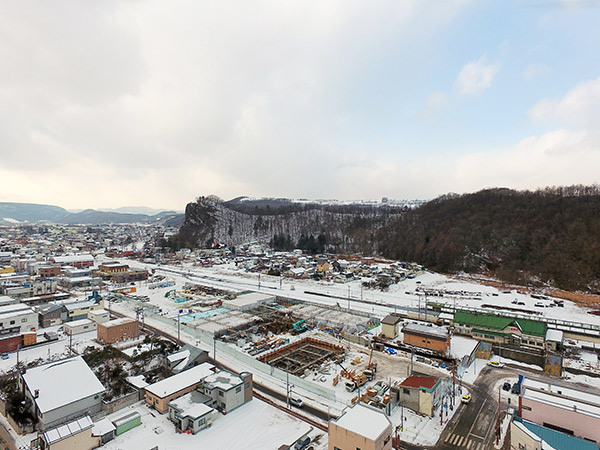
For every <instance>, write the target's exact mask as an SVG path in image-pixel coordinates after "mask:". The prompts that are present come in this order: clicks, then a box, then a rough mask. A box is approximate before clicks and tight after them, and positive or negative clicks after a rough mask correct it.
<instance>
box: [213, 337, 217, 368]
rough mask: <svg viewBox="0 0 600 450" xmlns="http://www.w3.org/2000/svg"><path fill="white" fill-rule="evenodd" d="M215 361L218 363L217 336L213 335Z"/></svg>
mask: <svg viewBox="0 0 600 450" xmlns="http://www.w3.org/2000/svg"><path fill="white" fill-rule="evenodd" d="M213 359H214V361H215V364H216V363H217V336H216V335H215V334H213Z"/></svg>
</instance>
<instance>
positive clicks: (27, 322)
mask: <svg viewBox="0 0 600 450" xmlns="http://www.w3.org/2000/svg"><path fill="white" fill-rule="evenodd" d="M37 327H38V315H37V313H36V312H35V311H34V310H33V308H31V307H29V306H27V305H24V304H22V303H18V304H14V305H5V306H0V334H11V333H22V332H25V331H36V330H37Z"/></svg>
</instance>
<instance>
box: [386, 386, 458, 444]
mask: <svg viewBox="0 0 600 450" xmlns="http://www.w3.org/2000/svg"><path fill="white" fill-rule="evenodd" d="M466 393H467V390H466V389H465V388H463V389H462V394H461V393H459V391H458V389H457V390H456V391H455V394H456V395H455V397H454V407H453V408H450V405H449V402H448V403H446V405H447V407H445V408H444V414H443V417H442V418H441V419H442V420H441V422H440V414H439V411H438V412H437V413H436V414H435V415H434V416H433V417H427V416H422V415H420V414H417V413H415V412H413V411H411V410H410V409H408V408H404V409H403V410H402V408H396V410H395V411H394V413H393V414H392V416H391V417H390V420H391V421H392V424H393V425H394V427H396V426H402V428H401V430H400V431H399V432H398V435H399V437H400V439H401V440H403V441H405V442H410V443H412V444H416V445H435V443H436V442H437V441H438V439H439V438H440V435H441V434H442V431H443V430H444V427H445V426H446V424H447V423H448V422H449V421H450V420H451V419H452V417H453V416H454V414H455V413H456V412H457V411H458V409H459V408H461V407H462V406H461V402H460V399H461V397H462V395H464V394H466ZM402 411H404V421H402V414H401V412H402Z"/></svg>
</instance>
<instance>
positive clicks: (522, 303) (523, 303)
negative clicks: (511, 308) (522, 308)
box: [517, 302, 525, 305]
mask: <svg viewBox="0 0 600 450" xmlns="http://www.w3.org/2000/svg"><path fill="white" fill-rule="evenodd" d="M517 305H525V302H517Z"/></svg>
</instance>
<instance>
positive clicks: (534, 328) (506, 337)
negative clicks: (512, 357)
mask: <svg viewBox="0 0 600 450" xmlns="http://www.w3.org/2000/svg"><path fill="white" fill-rule="evenodd" d="M453 323H454V326H455V328H456V331H457V332H458V333H462V334H468V335H469V336H472V337H473V338H475V339H481V340H483V341H489V342H497V343H508V344H511V345H517V346H520V345H526V346H531V347H537V348H542V347H543V346H544V338H545V336H546V331H547V328H548V325H547V324H546V323H544V322H539V321H536V320H530V319H523V318H514V317H506V316H497V315H494V314H486V313H476V312H469V311H456V312H455V313H454V321H453Z"/></svg>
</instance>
